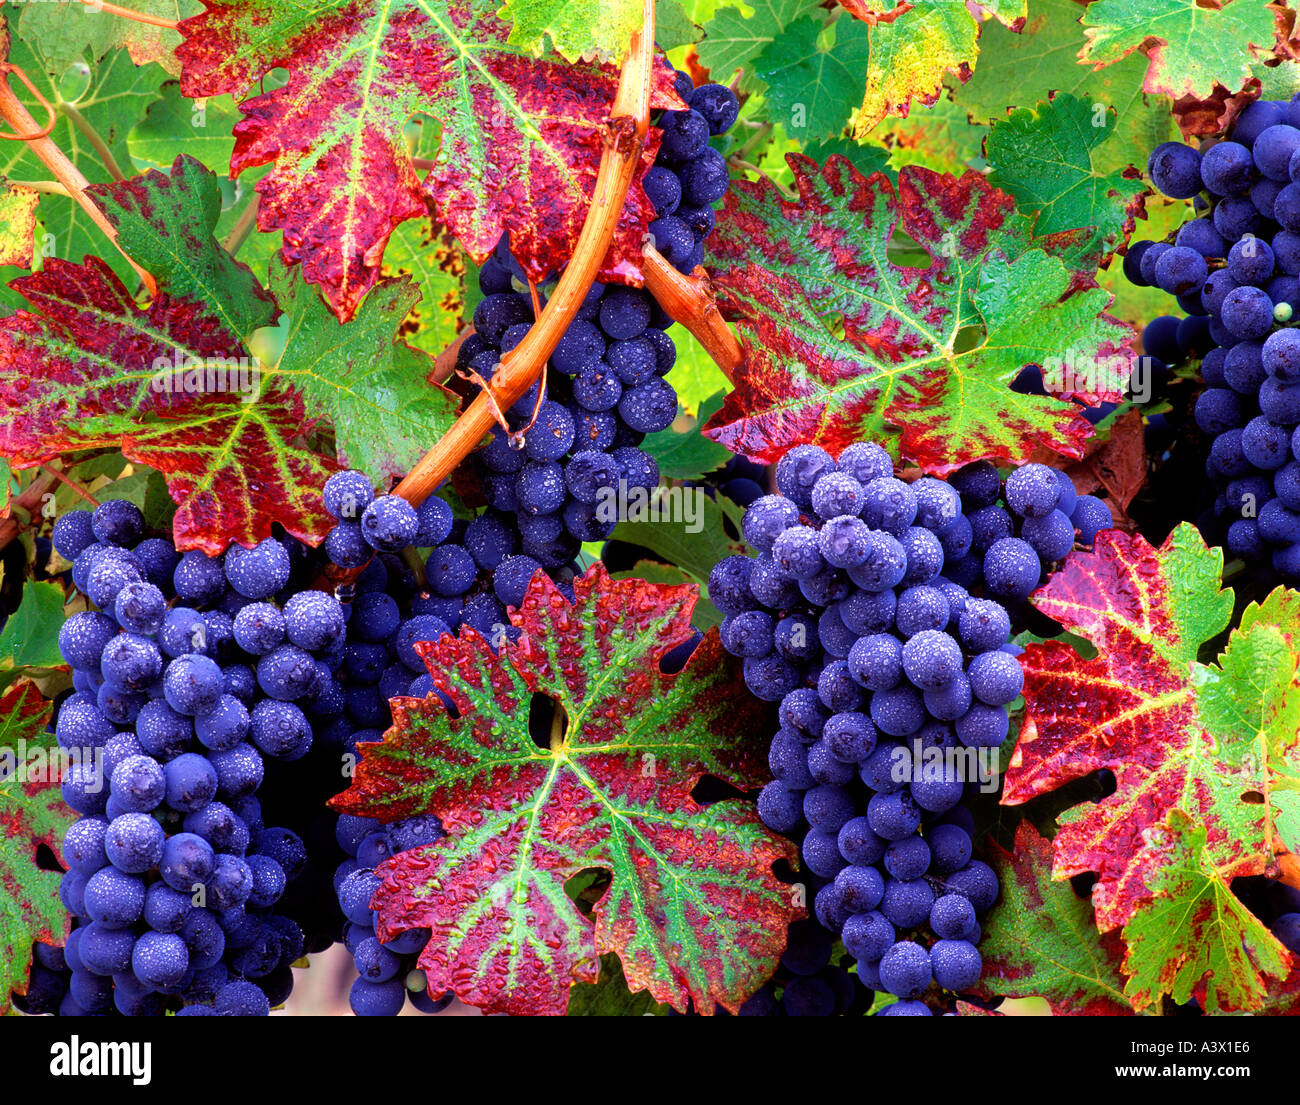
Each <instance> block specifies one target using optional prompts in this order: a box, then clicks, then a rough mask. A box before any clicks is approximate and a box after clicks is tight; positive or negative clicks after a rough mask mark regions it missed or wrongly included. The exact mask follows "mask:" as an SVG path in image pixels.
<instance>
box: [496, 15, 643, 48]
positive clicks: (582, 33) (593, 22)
mask: <svg viewBox="0 0 1300 1105" xmlns="http://www.w3.org/2000/svg"><path fill="white" fill-rule="evenodd" d="M497 15H498V16H499V17H500V18H501V19H504V20H505V21H506V22H507V23H509V24H510V37H509V38H508V39H506V41H507V42H509V43H510V45H511V46H518V47H520V48H521V49H523V50H527V51H528V52H529V53H532V54H535V55H537V56H538V57H540V56H541V55H542V54H544V53H546V51H547V47H548V46H549V47H551V48H553V49H554V50H555V52H556V53H558V54H559V55H560V56H561V57H564V58H567V59H568V60H569V61H593V60H599V61H615V62H617V61H621V60H622V59H623V57H624V56H625V55H626V54H627V48H628V45H629V43H630V42H631V40H632V34H633V32H634V31H636V30H638V29H639V28H640V26H641V3H640V0H505V3H504V4H502V6H501V10H500V11H498V12H497Z"/></svg>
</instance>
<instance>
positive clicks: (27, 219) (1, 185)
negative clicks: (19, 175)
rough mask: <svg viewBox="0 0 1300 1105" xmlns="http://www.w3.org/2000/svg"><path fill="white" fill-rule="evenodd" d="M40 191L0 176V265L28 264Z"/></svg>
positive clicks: (25, 265) (29, 265) (28, 266)
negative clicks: (13, 182) (10, 181)
mask: <svg viewBox="0 0 1300 1105" xmlns="http://www.w3.org/2000/svg"><path fill="white" fill-rule="evenodd" d="M40 198H41V197H40V195H39V194H38V193H36V192H33V191H31V190H30V189H28V188H18V187H15V186H14V185H12V184H10V183H9V182H8V181H5V180H0V265H20V266H22V267H23V268H25V269H26V268H31V264H32V235H33V234H35V233H36V205H37V204H38V203H39V202H40Z"/></svg>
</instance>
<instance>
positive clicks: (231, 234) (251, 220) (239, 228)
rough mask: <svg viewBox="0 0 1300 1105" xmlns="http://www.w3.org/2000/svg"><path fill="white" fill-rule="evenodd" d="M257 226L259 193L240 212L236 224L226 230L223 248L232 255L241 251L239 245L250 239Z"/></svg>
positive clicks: (222, 243) (222, 240)
mask: <svg viewBox="0 0 1300 1105" xmlns="http://www.w3.org/2000/svg"><path fill="white" fill-rule="evenodd" d="M256 226H257V195H256V194H254V195H253V197H252V198H251V199H250V200H249V201H248V206H247V207H245V208H244V209H243V210H242V211H241V212H240V213H239V218H237V219H236V220H235V225H234V226H232V227H231V228H230V230H229V231H227V232H226V236H225V237H224V238H222V239H221V248H222V249H224V250H225V251H226V252H227V253H229V254H230V256H231V257H234V256H235V254H237V253H238V252H239V247H240V246H242V245H243V244H244V243H245V242H246V241H248V238H249V235H250V234H252V233H253V229H254V227H256Z"/></svg>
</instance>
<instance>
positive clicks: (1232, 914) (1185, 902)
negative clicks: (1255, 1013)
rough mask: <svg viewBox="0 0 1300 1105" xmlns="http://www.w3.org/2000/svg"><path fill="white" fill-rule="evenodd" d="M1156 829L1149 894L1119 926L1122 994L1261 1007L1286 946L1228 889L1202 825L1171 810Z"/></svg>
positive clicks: (1221, 1008) (1150, 1001) (1218, 1008)
mask: <svg viewBox="0 0 1300 1105" xmlns="http://www.w3.org/2000/svg"><path fill="white" fill-rule="evenodd" d="M1153 835H1155V838H1156V848H1157V851H1158V856H1157V859H1158V866H1157V873H1156V875H1155V877H1154V878H1153V879H1152V880H1151V891H1152V894H1153V898H1152V900H1151V902H1150V904H1149V905H1147V906H1146V907H1145V908H1144V909H1142V910H1141V911H1140V912H1139V913H1137V914H1135V915H1134V917H1133V920H1131V921H1130V922H1129V923H1128V924H1127V925H1125V926H1124V939H1125V941H1126V942H1127V944H1128V954H1127V955H1125V957H1124V970H1125V972H1126V973H1128V974H1129V975H1131V976H1132V977H1131V978H1130V979H1129V980H1128V983H1127V986H1126V988H1125V993H1126V994H1127V995H1128V997H1129V998H1130V1000H1131V1001H1132V1002H1133V1004H1134V1006H1135V1007H1137V1008H1138V1009H1145V1008H1149V1007H1151V1006H1156V1007H1158V1006H1159V1003H1160V999H1161V997H1162V996H1163V995H1165V994H1169V995H1170V996H1171V997H1172V998H1173V999H1174V1001H1176V1002H1179V1003H1180V1004H1181V1003H1185V1002H1187V1001H1189V1000H1190V999H1192V998H1193V997H1195V998H1197V999H1198V1000H1199V1001H1200V1002H1201V1003H1202V1005H1203V1008H1204V1009H1205V1012H1206V1013H1208V1014H1211V1015H1213V1014H1216V1013H1225V1012H1236V1011H1240V1010H1255V1009H1259V1008H1261V1007H1262V1006H1263V1005H1264V1004H1265V1002H1267V1001H1268V1000H1269V998H1270V996H1271V994H1272V992H1273V991H1274V989H1275V988H1276V984H1277V982H1279V981H1281V980H1283V979H1285V978H1286V977H1287V975H1288V974H1289V973H1290V971H1291V968H1292V964H1293V957H1292V956H1291V954H1290V952H1288V951H1287V950H1286V948H1284V947H1283V946H1282V944H1281V943H1280V942H1279V941H1278V939H1277V937H1276V936H1274V935H1273V934H1272V933H1271V932H1269V930H1268V926H1267V925H1265V924H1264V922H1263V921H1261V920H1260V919H1259V918H1258V917H1256V916H1255V915H1254V914H1253V913H1251V911H1250V910H1249V909H1247V908H1246V906H1245V904H1244V903H1243V902H1242V901H1241V899H1239V898H1238V897H1237V896H1236V895H1235V894H1233V892H1232V888H1231V885H1230V884H1229V881H1228V878H1227V877H1225V874H1224V872H1222V871H1221V870H1219V869H1218V868H1216V867H1215V865H1214V862H1213V860H1212V859H1211V850H1210V849H1209V848H1207V847H1206V835H1207V834H1206V829H1205V826H1204V825H1200V824H1196V823H1195V822H1193V820H1192V818H1191V817H1190V816H1188V815H1187V814H1186V813H1184V812H1183V811H1182V810H1180V809H1176V808H1175V809H1172V810H1170V811H1169V817H1168V820H1167V822H1166V824H1165V825H1164V826H1162V827H1161V829H1160V831H1159V832H1158V833H1156V834H1153ZM1269 980H1272V981H1271V982H1270V981H1269Z"/></svg>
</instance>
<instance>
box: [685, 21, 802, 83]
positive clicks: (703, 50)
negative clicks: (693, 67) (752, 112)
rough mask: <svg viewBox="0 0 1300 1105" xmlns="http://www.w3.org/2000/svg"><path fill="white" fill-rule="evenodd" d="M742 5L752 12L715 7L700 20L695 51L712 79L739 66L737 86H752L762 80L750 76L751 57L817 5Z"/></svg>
mask: <svg viewBox="0 0 1300 1105" xmlns="http://www.w3.org/2000/svg"><path fill="white" fill-rule="evenodd" d="M746 8H747V9H751V10H752V11H753V14H752V15H745V14H744V13H743V12H742V11H741V9H740V8H736V7H731V6H727V7H721V8H718V9H717V10H716V11H715V12H714V13H713V17H712V18H711V19H709V20H708V21H707V22H706V23H705V24H704V41H703V42H701V43H700V45H699V48H698V49H697V51H696V53H698V54H699V58H700V64H702V65H703V66H704V67H705V68H706V69H708V70H709V73H710V75H711V76H712V77H713V79H714V80H715V81H722V82H724V83H725V82H726V81H729V80H731V78H732V76H734V75H735V73H736V71H737V70H738V69H739V70H743V73H744V75H743V76H742V78H741V87H742V88H745V89H747V90H756V89H760V88H761V87H762V81H760V80H758V79H756V78H755V76H754V63H755V59H757V58H758V56H759V55H760V54H761V53H762V52H763V50H764V49H765V48H766V47H767V46H768V45H769V44H770V43H771V42H772V41H773V40H775V39H776V38H778V37H779V36H780V35H781V33H782V32H783V31H784V30H785V28H786V27H788V26H789V25H790V24H791V23H793V22H794V21H795V19H797V18H798V17H799V16H801V15H804V14H807V13H809V12H815V11H816V10H817V9H818V8H819V5H818V4H817V2H816V0H756V2H755V3H753V4H747V5H746Z"/></svg>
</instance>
